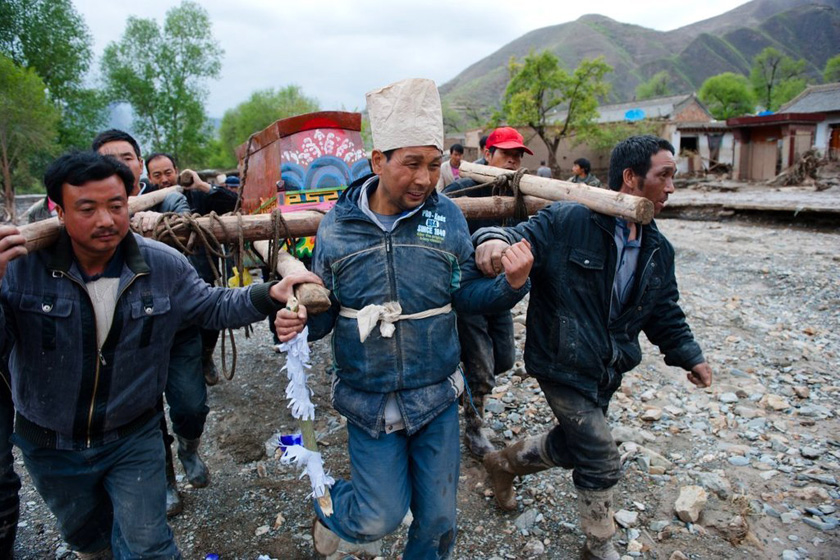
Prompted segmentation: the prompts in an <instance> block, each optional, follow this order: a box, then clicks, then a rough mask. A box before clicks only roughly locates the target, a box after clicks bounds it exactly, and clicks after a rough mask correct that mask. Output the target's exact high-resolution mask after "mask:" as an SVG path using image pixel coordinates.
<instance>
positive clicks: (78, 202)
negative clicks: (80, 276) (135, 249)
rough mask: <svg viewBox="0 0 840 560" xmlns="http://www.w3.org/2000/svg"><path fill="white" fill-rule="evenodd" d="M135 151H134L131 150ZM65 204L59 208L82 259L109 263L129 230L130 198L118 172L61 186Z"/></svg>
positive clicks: (74, 248)
mask: <svg viewBox="0 0 840 560" xmlns="http://www.w3.org/2000/svg"><path fill="white" fill-rule="evenodd" d="M132 153H134V152H132ZM61 196H62V197H63V199H64V204H63V205H62V206H59V207H58V208H57V210H58V218H59V220H60V221H62V222H63V223H64V227H65V228H66V229H67V233H68V235H69V236H70V239H71V241H72V243H73V250H74V252H75V253H76V256H77V257H78V258H79V259H80V261H82V262H98V263H101V264H104V263H106V262H108V260H109V259H110V258H111V256H112V255H113V254H114V250H116V248H117V245H119V244H120V242H121V241H122V240H123V238H124V237H125V236H126V234H127V233H128V226H129V217H128V197H127V196H126V193H125V185H123V182H122V180H121V179H120V178H119V177H118V176H117V175H112V176H110V177H108V178H106V179H101V180H99V181H88V182H87V183H85V184H84V185H81V186H72V185H69V184H67V183H65V184H64V185H62V187H61Z"/></svg>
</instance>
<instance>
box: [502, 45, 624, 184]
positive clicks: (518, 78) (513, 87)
mask: <svg viewBox="0 0 840 560" xmlns="http://www.w3.org/2000/svg"><path fill="white" fill-rule="evenodd" d="M508 69H509V72H510V81H509V82H508V85H507V88H506V89H505V95H504V99H503V103H502V113H503V115H504V118H505V119H506V120H507V122H508V124H510V125H511V126H529V127H531V128H533V129H534V131H535V132H536V133H537V136H539V137H540V138H541V139H542V141H543V142H544V143H545V145H546V147H547V148H548V165H549V166H550V167H551V168H552V169H554V170H555V171H557V169H558V165H557V147H558V146H559V145H560V140H561V139H562V138H563V137H565V136H567V135H568V134H570V133H571V132H572V131H575V130H581V129H584V128H586V127H587V126H590V125H591V123H592V122H593V121H594V119H595V118H596V117H597V115H598V99H599V98H603V97H604V96H606V94H607V93H608V92H609V84H607V83H606V82H605V81H604V76H605V75H606V74H607V72H611V71H612V67H611V66H610V65H609V64H607V63H606V62H604V59H603V57H598V58H596V59H594V60H589V59H583V60H582V61H581V62H580V65H579V66H578V67H577V68H575V70H574V72H572V73H571V74H570V73H568V72H567V71H566V70H564V69H563V68H561V67H560V61H559V60H558V59H557V57H556V56H554V55H553V54H552V53H551V52H549V51H547V50H546V51H542V52H541V53H539V54H535V53H534V52H533V51H531V53H529V54H528V55H527V56H526V57H525V58H524V60H523V61H522V62H521V63H519V62H516V60H515V59H513V58H512V59H511V61H510V64H509V65H508ZM560 109H565V115H561V118H558V117H556V116H555V115H556V114H557V111H558V110H560Z"/></svg>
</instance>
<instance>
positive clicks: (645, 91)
mask: <svg viewBox="0 0 840 560" xmlns="http://www.w3.org/2000/svg"><path fill="white" fill-rule="evenodd" d="M670 80H671V78H670V76H669V74H668V72H667V71H665V70H663V71H662V72H657V73H656V74H654V75H653V76H652V77H651V78H650V80H648V81H646V82H642V83H641V84H639V85H638V86H636V99H637V100H639V101H642V100H644V99H654V98H656V97H665V96H666V95H671V88H669V87H668V82H669V81H670Z"/></svg>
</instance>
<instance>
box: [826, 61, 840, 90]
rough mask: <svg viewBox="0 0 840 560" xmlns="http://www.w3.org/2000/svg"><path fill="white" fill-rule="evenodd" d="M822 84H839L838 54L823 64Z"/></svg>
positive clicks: (839, 66)
mask: <svg viewBox="0 0 840 560" xmlns="http://www.w3.org/2000/svg"><path fill="white" fill-rule="evenodd" d="M823 82H825V83H829V82H840V54H836V55H834V56H832V57H831V58H829V59H828V61H827V62H826V63H825V70H824V71H823Z"/></svg>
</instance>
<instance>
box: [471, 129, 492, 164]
mask: <svg viewBox="0 0 840 560" xmlns="http://www.w3.org/2000/svg"><path fill="white" fill-rule="evenodd" d="M487 138H489V136H488V135H487V134H485V135H484V136H482V137H481V138H480V139H479V140H478V153H479V154H481V157H480V158H478V159H477V160H475V161H474V162H473V163H477V164H479V165H487V158H485V157H484V147H485V146H487Z"/></svg>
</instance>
